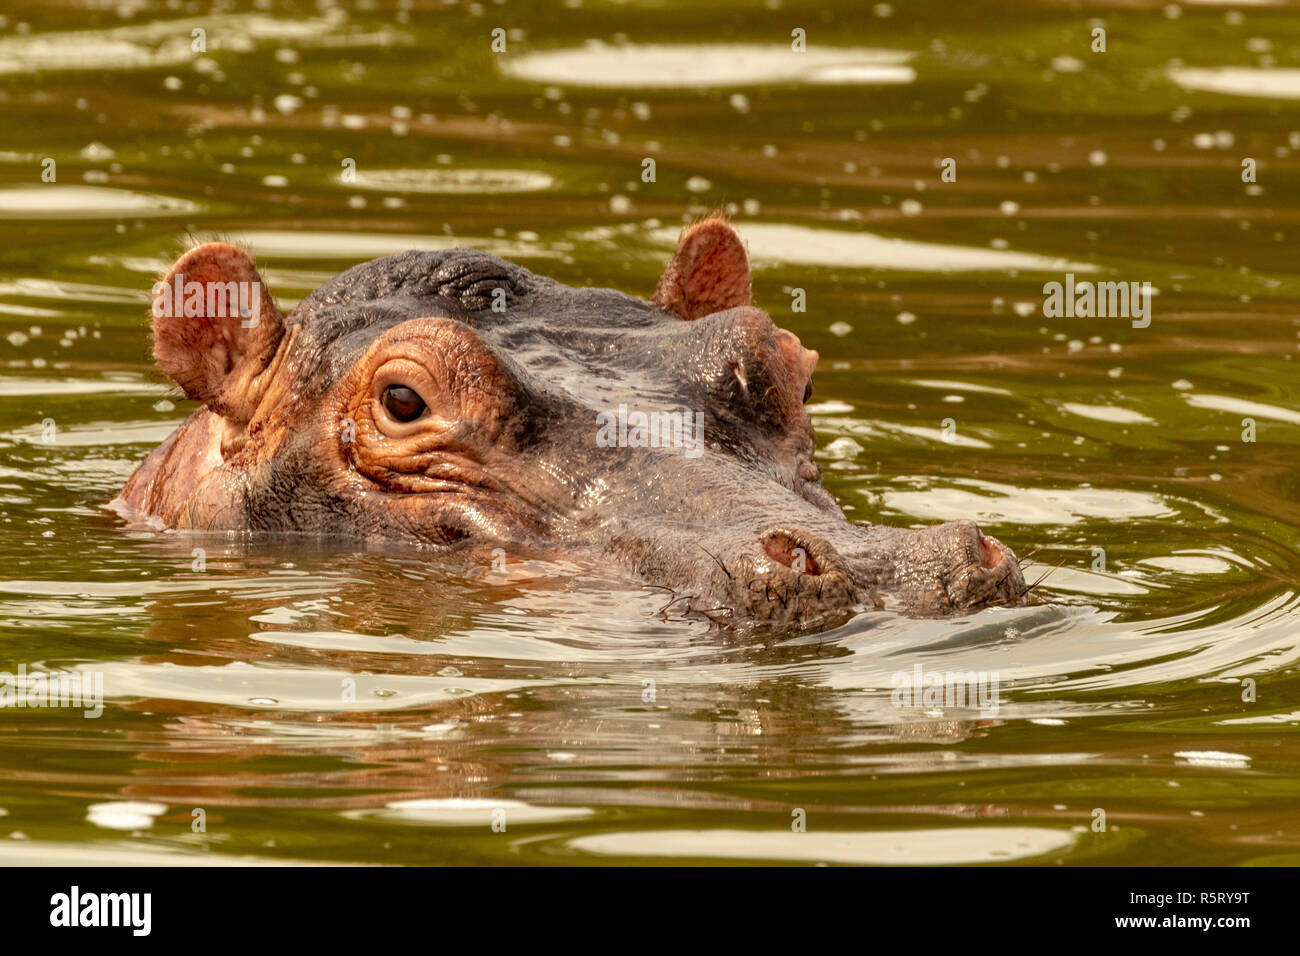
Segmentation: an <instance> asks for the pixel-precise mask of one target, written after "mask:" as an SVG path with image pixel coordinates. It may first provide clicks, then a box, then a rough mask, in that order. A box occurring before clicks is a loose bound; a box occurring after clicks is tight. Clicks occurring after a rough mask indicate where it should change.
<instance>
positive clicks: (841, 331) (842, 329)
mask: <svg viewBox="0 0 1300 956" xmlns="http://www.w3.org/2000/svg"><path fill="white" fill-rule="evenodd" d="M827 331H828V332H830V333H831V335H838V336H840V337H841V338H842V337H844V336H846V335H848V334H849V333H850V332H852V331H853V326H851V325H849V323H847V322H832V323H831V325H830V328H829V329H828V330H827ZM18 334H20V335H21V334H22V333H18Z"/></svg>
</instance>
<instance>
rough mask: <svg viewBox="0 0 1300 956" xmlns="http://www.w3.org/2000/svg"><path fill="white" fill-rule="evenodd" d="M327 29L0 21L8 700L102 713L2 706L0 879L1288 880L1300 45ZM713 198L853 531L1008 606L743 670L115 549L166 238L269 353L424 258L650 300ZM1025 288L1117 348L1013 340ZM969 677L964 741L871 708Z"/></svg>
mask: <svg viewBox="0 0 1300 956" xmlns="http://www.w3.org/2000/svg"><path fill="white" fill-rule="evenodd" d="M364 6H365V9H364V10H360V11H359V10H356V9H352V8H350V7H349V8H344V7H342V6H337V5H333V4H328V3H326V4H317V5H305V6H302V7H301V8H293V7H290V6H287V5H280V4H275V5H269V4H262V5H258V6H257V7H256V8H254V7H250V6H249V5H247V4H231V5H229V12H228V13H224V14H222V15H220V16H206V15H202V14H201V13H200V12H198V11H197V10H196V9H195V10H191V9H190V8H189V7H188V6H187V5H185V4H180V3H176V4H168V5H167V6H166V9H165V10H163V9H161V8H158V7H147V6H145V5H136V4H124V5H122V6H121V7H120V8H118V9H110V8H108V7H105V6H104V5H101V4H91V3H81V4H78V3H69V4H65V5H56V6H51V5H48V4H42V3H37V2H31V0H7V2H6V5H5V9H4V11H3V15H2V17H0V236H2V237H3V238H2V239H0V468H2V469H3V471H2V472H0V527H3V534H0V549H2V550H0V562H2V565H0V566H2V567H3V572H2V574H3V578H2V579H0V608H2V610H0V622H2V624H3V628H4V642H3V646H4V649H5V650H4V652H3V654H0V668H2V669H5V670H8V671H9V672H16V671H17V669H18V668H19V667H20V666H21V667H23V668H25V669H26V670H27V672H28V673H29V674H32V673H56V674H57V673H60V672H69V673H71V672H79V673H87V674H93V673H98V674H100V675H102V680H103V688H104V694H105V698H106V700H105V703H104V707H103V712H102V715H101V716H99V717H98V718H95V719H87V718H86V717H84V716H83V715H82V712H81V711H79V710H73V709H70V708H65V709H56V708H36V709H29V708H24V709H10V710H6V711H4V712H2V713H0V730H2V731H3V732H0V761H3V764H2V768H3V769H2V770H0V861H4V862H24V861H33V860H55V861H67V862H139V861H163V860H165V861H170V862H180V863H184V862H231V861H241V860H279V861H340V862H373V863H488V862H496V863H544V862H557V861H565V862H570V861H583V862H598V863H609V862H619V861H650V860H663V859H676V860H692V861H699V860H715V861H735V860H771V861H809V862H811V861H826V862H880V863H963V862H1001V861H1033V862H1042V863H1055V862H1066V863H1079V864H1089V863H1099V864H1100V863H1148V864H1166V863H1180V864H1186V863H1297V862H1300V822H1298V814H1297V812H1296V810H1297V797H1298V796H1300V737H1298V736H1297V727H1298V726H1300V676H1298V674H1297V669H1296V659H1297V654H1298V650H1297V644H1298V643H1300V642H1298V640H1297V637H1298V635H1300V586H1298V585H1297V582H1298V581H1300V573H1298V572H1300V557H1298V556H1297V551H1298V549H1300V477H1298V476H1300V467H1297V465H1298V463H1300V427H1298V426H1300V376H1298V375H1297V368H1296V355H1297V349H1298V348H1300V319H1298V318H1297V315H1298V312H1297V298H1298V293H1297V284H1296V279H1295V274H1296V266H1295V253H1294V250H1295V240H1294V234H1295V231H1296V228H1297V219H1298V217H1300V207H1298V206H1297V199H1296V197H1297V195H1300V194H1298V192H1297V189H1296V186H1297V183H1298V182H1300V163H1298V162H1297V157H1296V154H1297V152H1298V151H1300V123H1297V121H1296V119H1295V110H1294V101H1295V99H1296V98H1297V97H1300V85H1298V84H1297V81H1296V77H1297V76H1300V73H1297V70H1298V69H1300V18H1297V16H1296V15H1295V14H1294V13H1293V12H1288V11H1286V10H1285V9H1273V8H1258V9H1256V8H1253V7H1243V8H1240V9H1239V8H1237V7H1235V6H1232V5H1227V4H1216V3H1197V4H1188V5H1187V6H1186V7H1185V8H1182V9H1181V10H1180V9H1178V8H1176V7H1175V8H1170V9H1168V10H1166V8H1165V6H1164V5H1163V4H1151V5H1149V6H1151V9H1150V10H1136V9H1134V10H1123V11H1115V10H1111V9H1104V10H1103V9H1102V8H1101V7H1095V8H1094V7H1092V6H1090V5H1084V9H1082V10H1080V11H1079V12H1077V13H1072V12H1071V13H1067V12H1061V11H1060V10H1059V9H1056V5H1047V4H1044V5H1042V7H1041V8H1036V7H1033V6H1028V5H1025V4H1007V5H1005V6H1002V5H999V4H992V3H984V4H973V5H957V6H956V7H954V6H953V5H952V4H950V3H947V2H921V3H906V4H904V3H897V4H895V5H894V6H893V8H890V9H887V8H885V7H883V6H881V7H876V8H874V12H873V8H870V7H863V6H862V5H860V4H850V3H840V2H835V3H826V2H818V3H816V4H809V5H801V4H785V5H783V6H781V7H780V9H777V10H764V11H762V12H754V11H753V10H749V11H746V10H745V9H744V8H743V7H742V6H741V5H740V4H728V3H722V4H711V5H708V9H703V8H702V7H700V6H698V5H688V4H673V5H671V7H670V8H665V7H664V6H662V5H657V4H646V5H641V4H620V5H615V6H606V5H604V4H593V3H586V4H577V3H575V4H573V5H571V6H569V7H566V8H564V9H562V10H561V11H559V12H557V11H555V10H553V9H551V8H550V7H548V6H543V5H519V4H510V5H508V6H506V5H501V6H496V5H485V6H483V7H464V6H458V7H452V8H449V9H441V8H440V9H438V10H436V11H435V10H423V9H421V10H419V11H415V10H411V11H410V12H403V8H404V7H405V6H407V5H406V4H399V5H394V4H388V3H371V4H366V5H364ZM885 13H888V15H883V14H885ZM1175 14H1176V15H1175ZM1094 26H1102V27H1104V29H1105V30H1106V31H1107V41H1108V49H1107V51H1106V52H1105V53H1094V52H1092V50H1091V48H1090V46H1091V43H1092V40H1091V33H1090V31H1091V30H1092V29H1093V27H1094ZM495 27H501V28H503V29H506V30H507V31H508V32H507V52H506V53H505V54H494V53H493V52H492V51H491V47H490V44H491V30H492V29H493V28H495ZM796 28H800V29H803V30H804V31H805V33H806V37H807V42H808V52H807V53H806V54H803V55H796V54H793V53H791V52H789V44H790V42H791V41H790V35H791V31H792V30H794V29H796ZM195 29H202V30H204V31H205V34H204V36H205V42H206V47H207V51H206V53H203V54H199V53H195V52H194V51H193V48H192V47H193V44H194V42H195V40H194V32H193V31H194V30H195ZM832 45H833V46H832ZM801 57H802V58H801ZM646 158H653V159H654V160H655V163H656V181H655V182H654V183H645V182H642V180H641V174H642V170H643V161H644V160H645V159H646ZM945 158H950V159H953V160H955V167H954V168H955V170H956V179H955V181H952V182H945V181H943V179H942V178H941V170H942V168H943V165H944V164H943V160H944V159H945ZM1247 158H1252V159H1254V160H1255V161H1256V166H1257V182H1255V183H1246V182H1243V180H1242V170H1243V159H1247ZM45 159H52V160H53V161H54V163H55V170H56V173H55V175H56V181H55V182H43V181H42V178H41V174H42V169H43V160H45ZM349 160H351V161H352V163H351V164H349V162H348V161H349ZM352 167H354V168H355V171H356V176H355V180H352V179H351V178H350V176H351V173H350V169H351V168H352ZM719 204H734V220H735V222H736V224H737V226H738V227H739V229H740V230H741V233H742V235H743V236H744V238H745V239H746V240H747V241H748V243H749V246H750V250H751V254H752V256H753V258H754V262H755V295H756V299H757V301H758V303H759V304H760V305H762V306H763V307H765V308H767V309H768V310H769V311H770V312H771V313H772V315H773V316H774V317H775V318H776V319H777V321H778V322H780V323H781V324H783V325H785V326H786V327H788V328H790V329H792V330H794V331H795V332H797V333H798V335H799V336H800V337H801V338H802V340H803V341H804V343H805V344H806V345H807V346H809V347H810V348H815V349H817V350H818V351H819V352H820V353H821V355H822V357H823V358H822V364H821V366H820V368H819V370H818V373H817V384H816V389H817V390H816V395H815V396H814V399H813V416H814V421H815V424H816V428H817V435H818V446H819V450H820V451H819V454H820V456H821V460H822V462H823V466H824V468H825V471H826V478H827V484H828V485H829V487H830V488H831V489H832V491H833V492H834V493H835V494H836V495H837V496H838V497H839V499H840V500H841V501H842V502H843V503H844V504H845V506H846V508H848V509H850V514H851V515H852V516H853V517H855V518H860V519H864V520H872V521H885V522H889V523H894V524H903V525H923V524H926V523H929V522H932V521H938V520H943V519H948V518H955V517H960V516H968V517H973V518H976V519H978V520H979V521H980V522H981V524H982V526H983V527H984V529H985V530H986V531H987V532H988V533H990V534H994V535H996V536H997V537H999V538H1000V539H1002V540H1003V541H1005V542H1007V543H1008V544H1009V545H1011V546H1012V547H1014V548H1015V549H1016V550H1017V552H1018V553H1019V554H1021V555H1027V554H1029V553H1030V552H1034V556H1033V558H1032V559H1031V562H1030V565H1029V567H1028V569H1027V571H1028V573H1027V577H1028V578H1029V579H1030V580H1035V579H1037V578H1038V577H1040V576H1041V575H1042V574H1044V573H1046V572H1048V571H1052V574H1051V576H1050V577H1049V578H1047V579H1046V580H1045V581H1044V583H1043V584H1042V585H1041V586H1040V588H1039V589H1038V592H1037V593H1039V594H1041V595H1042V596H1043V597H1044V599H1045V603H1044V604H1042V605H1040V606H1036V607H1030V608H1022V609H1015V610H1005V609H1003V610H989V611H985V612H982V613H979V614H974V615H970V616H966V617H961V618H955V619H950V620H941V621H916V620H907V619H903V618H899V617H893V616H890V615H886V614H881V613H872V614H866V615H863V616H861V617H859V618H857V619H855V620H853V621H851V622H849V623H848V624H845V625H844V626H842V627H840V628H838V629H835V630H832V631H829V632H826V633H822V634H816V635H803V636H798V637H787V638H786V639H783V640H766V641H758V642H755V641H745V640H739V639H737V638H735V637H732V636H728V635H725V634H722V635H720V634H718V633H716V632H710V631H709V630H707V629H706V628H705V627H703V626H702V625H700V624H697V623H689V622H681V621H677V620H672V619H667V618H665V617H664V616H663V615H660V614H658V613H657V612H658V611H659V609H660V606H661V604H662V599H661V598H658V596H657V595H655V594H654V593H653V592H648V591H643V590H639V589H638V588H637V587H636V585H635V582H629V581H627V580H625V579H621V578H619V577H617V576H616V575H613V574H612V573H611V574H605V573H596V572H594V571H593V570H592V569H590V568H585V567H582V566H580V565H576V564H567V563H563V562H562V563H558V564H555V565H545V564H541V563H537V564H532V565H528V566H525V567H522V568H520V569H519V570H518V571H516V572H513V573H512V575H511V576H510V577H508V578H506V577H504V576H502V577H499V578H497V577H491V576H489V577H484V576H482V575H481V574H477V575H476V574H470V573H468V572H467V569H466V568H464V567H458V566H457V565H456V564H454V563H451V562H438V561H433V560H430V559H429V557H428V556H427V555H420V554H414V553H409V552H402V551H400V550H391V549H383V548H378V547H371V548H368V549H364V550H362V549H358V550H355V551H350V550H346V549H337V548H336V549H328V548H317V547H305V546H303V545H301V544H296V543H285V542H275V541H260V540H244V539H234V538H232V539H226V538H205V539H201V540H199V539H191V538H189V537H188V536H184V535H175V534H171V535H156V534H142V533H128V532H126V531H124V530H122V528H121V527H120V526H119V524H118V522H117V519H116V518H115V517H114V516H113V515H111V514H109V513H107V512H106V511H105V510H104V509H103V507H102V506H103V504H104V503H105V502H106V501H108V500H109V499H110V498H112V497H113V495H114V494H115V493H116V491H117V489H118V488H119V487H120V486H121V484H122V483H123V481H124V480H125V479H126V477H127V476H128V475H129V474H130V472H131V470H132V469H133V467H134V466H135V464H136V463H137V462H138V461H140V459H141V458H142V457H143V456H144V455H145V454H146V453H147V451H148V450H149V449H150V448H151V447H152V446H153V445H155V444H156V443H157V442H159V441H160V440H161V439H163V438H164V437H165V436H166V435H167V434H168V433H169V432H170V431H171V429H173V428H174V427H175V426H176V425H177V424H178V423H179V422H181V421H182V420H183V419H184V417H185V416H186V415H187V414H188V412H189V411H190V408H191V406H190V404H189V403H187V402H184V401H182V400H180V399H179V398H178V397H177V395H176V393H175V392H174V391H173V390H172V389H170V388H169V387H167V386H166V385H164V384H162V383H161V381H160V379H159V378H158V376H157V375H156V374H155V373H154V372H153V371H151V368H150V363H149V360H148V342H147V325H146V321H145V319H146V306H147V290H148V288H149V286H150V285H151V283H152V282H153V281H154V279H155V278H156V276H157V274H158V273H159V272H160V271H161V270H162V269H163V268H164V267H165V266H166V264H167V263H168V262H169V261H170V260H171V259H172V258H173V257H174V256H175V254H176V253H177V252H178V250H180V249H182V248H183V247H184V244H185V242H186V241H187V237H189V236H190V235H203V236H208V235H220V236H225V237H228V238H235V239H238V240H240V241H243V242H245V243H248V244H249V245H250V246H251V248H252V249H253V251H254V252H255V254H256V255H257V257H258V261H259V263H260V265H261V267H262V269H263V272H264V274H265V276H266V278H267V280H268V282H269V283H270V284H271V287H272V289H273V290H274V291H275V292H276V294H277V296H278V297H279V300H280V304H281V306H282V307H288V306H292V305H293V304H294V303H295V302H296V301H297V300H298V299H300V298H301V297H302V296H304V295H305V294H306V293H307V292H309V291H310V290H311V289H312V288H314V287H315V286H317V285H318V284H320V283H321V282H324V281H325V280H327V279H328V278H329V277H331V276H332V275H334V274H335V273H337V272H338V271H340V270H341V269H343V268H345V267H347V266H349V265H352V264H354V263H356V262H359V261H364V260H366V259H369V258H373V257H375V256H379V255H383V254H386V253H389V252H394V251H398V250H401V249H405V248H411V247H415V248H442V247H446V246H454V245H472V246H477V247H480V248H484V249H487V250H489V251H491V252H495V253H498V254H501V255H505V256H508V257H511V258H514V259H516V260H518V261H520V262H521V263H523V264H525V265H527V266H529V267H530V268H532V269H534V270H535V271H538V272H542V273H545V274H549V275H552V276H554V277H556V278H557V279H560V280H562V281H566V282H570V283H573V284H594V285H601V286H613V287H616V288H619V289H623V290H625V291H629V292H633V293H636V294H640V295H648V294H649V292H650V291H651V289H652V288H653V286H654V281H655V278H656V276H657V274H658V271H659V269H660V268H661V267H662V263H663V261H664V259H665V258H666V256H667V254H668V252H669V251H670V249H671V246H672V242H673V239H674V237H675V235H676V231H677V229H678V227H679V225H680V223H681V221H682V219H683V217H684V216H688V215H691V214H698V213H700V212H703V211H705V210H707V209H709V208H712V207H714V206H717V205H719ZM1066 272H1073V273H1075V275H1076V277H1077V278H1080V279H1085V278H1093V279H1099V280H1107V279H1109V280H1114V281H1126V282H1129V281H1132V282H1149V283H1151V284H1152V286H1153V287H1154V288H1155V289H1156V290H1157V291H1156V292H1155V294H1154V295H1153V296H1152V313H1151V314H1152V321H1151V323H1150V325H1149V327H1146V328H1134V327H1133V324H1132V323H1131V322H1130V321H1128V320H1126V319H1122V318H1106V319H1101V318H1091V319H1088V318H1046V317H1045V316H1044V314H1043V308H1042V306H1043V298H1044V296H1043V284H1044V283H1045V282H1048V281H1063V280H1064V274H1065V273H1066ZM795 289H802V290H804V293H805V295H806V301H807V310H806V311H805V312H796V311H793V310H792V307H791V303H792V300H793V296H794V292H793V290H795ZM1244 419H1250V420H1252V421H1253V422H1254V427H1255V436H1254V437H1255V438H1256V440H1255V441H1253V442H1249V441H1244V440H1243V431H1244V430H1246V429H1247V427H1248V426H1247V425H1246V424H1243V420H1244ZM946 420H947V421H946ZM51 429H52V433H51ZM200 547H201V548H203V549H204V552H205V554H206V565H205V567H204V569H202V570H196V564H195V558H194V549H195V548H200ZM1035 549H1037V550H1036V551H1035ZM1053 569H1055V570H1053ZM917 668H919V669H920V670H919V671H918V670H917ZM967 671H974V672H977V673H980V672H982V673H984V674H985V677H986V682H985V684H984V685H983V686H984V688H985V689H986V690H989V689H992V688H991V687H990V682H991V680H992V677H993V675H996V680H997V686H996V688H995V690H996V693H995V695H994V696H993V697H992V698H990V699H989V700H986V701H985V703H990V702H991V706H988V707H985V708H984V709H983V711H984V712H983V713H981V709H980V708H979V707H972V706H956V705H955V702H954V705H952V706H950V705H948V703H947V702H941V703H935V702H931V704H930V705H926V703H925V701H924V700H922V701H921V702H920V703H921V706H917V707H907V706H904V707H899V706H895V702H894V699H893V697H894V692H895V690H896V688H897V685H898V682H899V680H900V678H899V676H898V675H912V674H916V673H920V674H921V675H922V677H923V678H924V677H925V675H929V674H933V673H936V672H937V673H940V674H942V673H946V672H954V673H955V672H967ZM345 695H350V696H345ZM967 703H969V702H967ZM1098 811H1104V821H1105V829H1104V831H1101V830H1100V821H1101V819H1102V817H1101V816H1100V815H1099V813H1098ZM502 819H504V821H505V830H504V832H497V831H494V829H493V827H492V823H493V821H494V820H497V821H498V824H499V822H500V820H502ZM801 820H802V821H803V825H804V826H805V828H806V832H803V833H799V832H795V829H796V827H797V825H798V824H799V823H800V821H801ZM200 824H201V826H200ZM497 830H498V831H499V830H500V826H499V825H498V828H497Z"/></svg>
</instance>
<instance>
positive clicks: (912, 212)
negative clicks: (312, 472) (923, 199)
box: [898, 199, 925, 216]
mask: <svg viewBox="0 0 1300 956" xmlns="http://www.w3.org/2000/svg"><path fill="white" fill-rule="evenodd" d="M924 208H925V207H924V206H922V205H921V204H920V203H919V202H918V201H917V200H915V199H904V200H903V201H902V202H901V203H899V204H898V211H899V212H901V213H902V214H903V215H904V216H919V215H920V214H921V211H922V210H923V209H924Z"/></svg>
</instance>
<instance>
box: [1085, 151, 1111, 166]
mask: <svg viewBox="0 0 1300 956" xmlns="http://www.w3.org/2000/svg"><path fill="white" fill-rule="evenodd" d="M1109 158H1110V157H1108V156H1107V155H1106V153H1105V151H1104V150H1100V149H1094V150H1093V151H1092V152H1091V153H1089V154H1088V162H1089V163H1091V164H1092V165H1093V166H1105V165H1106V161H1107V160H1108V159H1109Z"/></svg>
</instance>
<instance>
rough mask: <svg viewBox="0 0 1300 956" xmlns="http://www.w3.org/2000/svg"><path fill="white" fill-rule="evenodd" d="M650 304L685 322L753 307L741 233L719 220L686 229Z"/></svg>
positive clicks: (746, 258)
mask: <svg viewBox="0 0 1300 956" xmlns="http://www.w3.org/2000/svg"><path fill="white" fill-rule="evenodd" d="M651 301H652V302H654V304H655V305H657V306H659V308H661V309H663V310H665V311H667V312H674V313H676V314H677V315H680V316H681V317H682V318H683V319H698V318H700V317H701V316H704V315H712V314H713V313H714V312H722V311H724V310H725V309H734V308H736V307H737V306H741V305H749V304H750V282H749V256H748V255H746V253H745V247H744V245H743V244H742V243H741V241H740V237H739V236H738V235H736V231H735V230H734V229H732V228H731V226H729V225H727V223H725V222H723V221H722V220H721V219H716V218H709V219H705V220H702V221H701V222H697V223H696V224H695V225H693V226H690V227H689V228H687V229H685V230H683V231H682V234H681V237H680V238H679V239H678V240H677V251H676V252H674V253H673V257H672V259H671V260H670V261H669V263H668V266H667V267H666V268H665V269H664V274H663V275H662V276H660V277H659V284H658V285H657V286H655V294H654V296H653V297H652V299H651Z"/></svg>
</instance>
